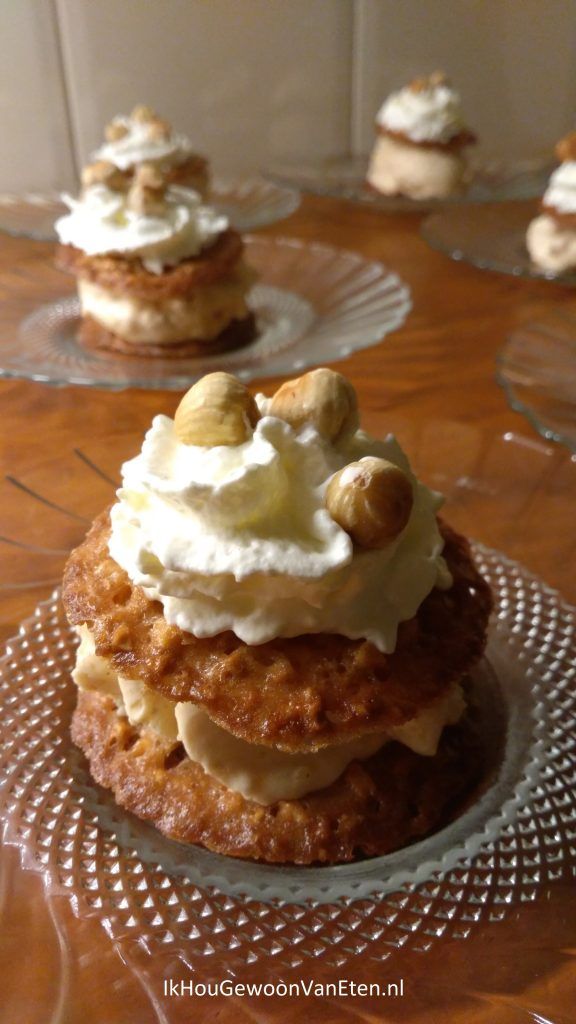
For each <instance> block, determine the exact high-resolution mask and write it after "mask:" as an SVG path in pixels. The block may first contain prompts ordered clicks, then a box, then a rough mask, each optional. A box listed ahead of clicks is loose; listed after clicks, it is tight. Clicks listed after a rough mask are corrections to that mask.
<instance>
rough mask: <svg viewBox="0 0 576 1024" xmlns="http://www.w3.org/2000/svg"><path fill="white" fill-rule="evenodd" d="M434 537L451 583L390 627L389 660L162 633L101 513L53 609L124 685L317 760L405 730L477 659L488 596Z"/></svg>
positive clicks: (473, 573) (464, 562)
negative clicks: (393, 636)
mask: <svg viewBox="0 0 576 1024" xmlns="http://www.w3.org/2000/svg"><path fill="white" fill-rule="evenodd" d="M442 531H443V534H444V537H445V541H446V546H445V550H444V555H445V558H446V560H447V563H448V567H449V569H450V571H451V573H452V575H453V578H454V584H453V586H452V587H451V588H450V589H449V590H446V591H442V590H433V591H432V592H431V593H430V594H429V596H428V597H427V598H426V599H425V600H424V601H423V603H422V605H421V606H420V608H419V610H418V613H417V615H416V616H415V618H413V619H411V620H409V621H408V622H404V623H402V624H401V625H400V628H399V632H398V643H397V646H396V650H395V651H394V653H393V654H389V655H386V654H382V653H381V652H379V651H378V650H377V649H376V647H374V645H373V644H371V643H369V642H367V641H362V640H349V639H347V638H346V637H343V636H338V635H333V634H313V635H305V636H300V637H294V638H291V639H282V638H280V639H276V640H271V641H269V642H268V643H264V644H259V645H258V646H254V647H250V646H248V645H247V644H245V643H244V642H243V641H242V640H239V639H238V638H237V637H236V636H235V635H234V633H232V632H230V631H228V632H226V633H221V634H219V635H218V636H215V637H208V638H203V639H198V638H196V637H194V636H193V635H192V634H191V633H184V632H182V631H181V630H180V629H179V628H178V627H177V626H170V625H168V624H167V623H166V621H165V619H164V616H163V609H162V606H161V604H160V603H159V602H157V601H151V600H150V599H149V598H148V597H147V596H146V594H145V593H144V591H143V589H142V588H141V587H138V586H133V585H132V584H131V582H130V580H129V578H128V576H127V574H126V573H125V572H124V570H123V569H121V568H120V566H119V565H117V563H116V562H114V561H113V559H112V558H111V557H110V555H109V553H108V538H109V519H108V514H107V513H104V514H103V515H101V516H100V517H99V518H98V519H97V520H96V522H95V523H94V525H93V527H92V529H91V531H90V533H89V534H88V536H87V537H86V539H85V540H84V542H83V543H82V544H81V545H80V547H78V548H76V550H75V551H73V552H72V554H71V556H70V558H69V561H68V564H67V566H66V570H65V574H64V584H63V599H64V604H65V607H66V612H67V615H68V619H69V620H70V622H71V623H72V624H73V625H81V624H83V623H87V625H88V627H89V629H90V630H91V632H92V633H93V635H94V638H95V642H96V651H97V653H98V654H99V655H102V656H103V657H105V658H108V659H110V660H111V661H112V663H113V665H114V667H115V668H116V670H117V671H118V672H120V673H121V674H122V675H124V676H128V677H130V678H136V679H141V680H142V681H143V682H144V683H145V684H146V685H147V686H150V687H152V689H155V690H157V691H158V692H159V693H161V694H163V695H164V696H165V697H168V698H170V699H171V700H175V701H176V700H183V701H193V702H194V703H196V704H199V705H200V706H201V707H203V708H204V709H205V711H206V712H207V713H208V715H209V716H210V717H211V718H212V719H213V720H214V721H215V722H217V723H218V725H221V726H222V727H223V728H224V729H227V730H228V731H229V732H231V733H233V734H234V735H235V736H238V737H240V738H241V739H245V740H247V741H248V742H251V743H261V744H264V745H270V746H276V747H278V748H280V749H282V750H287V751H291V750H316V749H319V748H321V747H323V746H326V745H328V744H330V743H334V742H342V741H344V740H348V739H352V738H353V737H355V736H360V735H362V734H364V733H368V732H379V731H386V730H387V729H388V728H390V727H392V726H395V725H400V724H402V723H404V722H406V721H409V720H410V719H412V718H414V717H415V716H416V715H417V714H418V713H419V712H420V711H421V710H422V709H423V708H425V707H426V706H428V705H430V704H431V703H432V702H433V701H435V700H436V699H437V698H438V697H440V696H441V695H442V694H443V693H444V692H445V691H446V690H447V689H448V687H449V686H450V685H451V683H452V682H454V681H455V680H459V679H460V678H461V676H462V675H464V673H465V672H467V671H468V669H469V668H470V667H471V665H473V664H474V662H475V661H476V660H477V659H478V658H479V657H480V656H481V654H482V651H483V649H484V645H485V640H486V628H487V624H488V617H489V614H490V609H491V596H490V589H489V587H488V585H487V583H486V582H485V581H484V580H483V579H482V577H481V576H480V574H479V573H478V571H477V570H476V568H475V566H474V564H473V562H472V559H471V556H470V551H469V546H468V543H467V541H466V540H465V539H464V538H463V537H460V536H459V535H458V534H456V533H455V532H454V531H453V530H451V529H450V528H449V527H447V526H445V525H444V524H442Z"/></svg>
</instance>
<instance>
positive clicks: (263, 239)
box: [0, 233, 413, 392]
mask: <svg viewBox="0 0 576 1024" xmlns="http://www.w3.org/2000/svg"><path fill="white" fill-rule="evenodd" d="M243 237H244V241H245V243H246V246H247V249H249V248H250V246H255V247H257V246H260V247H262V246H263V247H265V248H269V249H270V251H271V252H272V251H273V250H274V249H280V250H286V251H288V250H292V251H297V250H300V251H304V252H306V253H307V254H308V255H310V256H319V257H322V256H324V257H328V256H329V257H330V258H338V259H342V260H348V261H349V262H350V263H353V264H355V265H356V267H357V268H361V267H365V268H366V269H373V270H377V271H378V272H379V273H380V274H381V277H382V282H386V285H387V286H389V287H390V289H395V290H396V293H397V294H396V306H395V308H394V309H393V310H391V311H388V312H387V319H386V323H385V325H382V323H381V316H382V314H381V315H380V320H379V321H378V322H376V321H375V323H374V324H372V325H371V326H370V328H369V329H368V328H366V327H364V328H363V339H362V341H363V343H362V344H359V345H357V346H350V345H346V346H344V348H341V349H337V348H336V349H334V350H333V351H331V352H330V353H329V354H328V355H327V356H326V359H324V360H323V362H340V361H342V360H344V359H347V358H348V357H349V355H351V353H352V352H354V351H361V350H362V349H363V348H369V347H371V346H373V345H376V344H378V343H379V342H381V341H384V339H385V338H386V337H387V336H388V335H389V334H390V333H392V332H393V331H396V330H398V328H399V327H401V326H402V325H403V323H404V321H405V320H406V318H407V316H408V315H409V313H410V312H411V311H412V309H413V301H412V292H411V289H410V286H409V285H408V284H407V282H406V281H405V280H404V279H403V278H402V277H401V276H400V275H399V274H398V273H397V271H395V270H393V269H392V268H391V267H389V266H388V265H387V264H386V263H383V262H382V261H381V260H377V259H372V258H370V257H367V256H364V255H363V254H362V253H359V252H357V251H355V250H353V249H348V248H344V247H340V246H333V245H330V244H327V243H324V242H314V241H313V242H310V241H308V240H306V239H301V238H298V237H292V236H289V235H274V236H266V235H253V234H250V233H248V234H245V235H244V236H243ZM262 283H266V282H265V281H264V282H262ZM287 290H288V289H287ZM294 294H296V292H294ZM299 297H301V296H299ZM57 301H58V300H53V301H52V302H51V303H48V304H45V305H43V306H41V307H37V308H36V309H35V310H33V311H31V312H30V313H29V314H28V317H26V318H25V320H24V321H22V322H21V324H20V325H19V326H20V327H21V326H22V323H24V322H25V321H26V320H27V319H28V318H29V317H31V316H34V315H35V314H36V313H38V311H39V309H42V308H46V309H48V308H51V307H52V306H53V305H54V304H55V303H56V302H57ZM317 325H318V322H317V318H316V319H315V321H314V322H313V324H311V326H310V329H308V330H307V331H306V332H305V333H304V335H303V336H302V337H300V338H298V339H297V341H296V342H295V343H294V345H292V346H291V345H288V346H286V347H284V348H283V349H282V350H280V351H279V352H277V353H272V354H271V355H270V356H269V357H267V358H265V359H264V361H263V363H262V366H254V367H253V368H249V369H244V368H243V367H239V368H238V369H237V376H238V377H239V378H240V379H241V380H245V381H252V380H258V379H259V378H261V377H268V376H282V375H286V374H289V373H292V372H294V370H301V369H306V368H309V367H313V366H317V365H320V364H319V362H318V359H317V357H316V358H315V356H314V349H313V346H310V345H308V346H306V345H305V344H304V343H305V341H306V339H307V338H308V337H309V336H310V330H312V329H313V328H314V327H315V326H317ZM295 350H296V351H298V359H294V351H295ZM291 354H292V355H291ZM0 360H1V349H0ZM0 379H5V380H31V381H34V382H37V383H42V384H47V385H49V386H52V387H63V386H64V387H65V386H68V385H73V386H77V387H93V388H97V389H100V390H104V391H111V392H119V391H125V390H127V389H130V388H135V389H141V390H150V391H178V390H185V389H186V388H187V387H189V386H190V384H191V383H192V381H193V380H194V379H197V377H194V375H193V374H192V373H191V372H188V373H187V374H180V375H178V374H177V372H174V373H173V374H171V375H170V376H169V377H168V376H165V377H164V378H162V379H158V380H155V379H154V378H152V379H141V378H137V376H136V374H134V375H133V377H132V378H130V379H129V380H126V381H118V382H115V381H109V380H101V379H99V378H94V377H90V378H87V377H85V376H82V375H80V374H72V373H69V374H67V375H64V376H58V377H56V376H55V375H49V374H46V373H42V372H35V371H34V370H28V371H26V370H21V369H19V368H18V367H9V368H5V367H1V366H0Z"/></svg>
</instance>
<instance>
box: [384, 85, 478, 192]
mask: <svg viewBox="0 0 576 1024" xmlns="http://www.w3.org/2000/svg"><path fill="white" fill-rule="evenodd" d="M376 131H377V138H376V142H375V143H374V148H373V150H372V155H371V157H370V164H369V167H368V175H367V180H368V184H369V185H370V186H371V187H372V188H374V189H376V191H378V192H381V193H382V194H383V195H404V196H407V197H409V198H411V199H443V198H446V197H448V196H452V195H457V194H458V193H460V192H462V190H463V189H464V187H465V185H466V182H467V178H468V173H469V169H468V161H467V158H466V148H467V147H468V146H470V145H471V144H472V143H473V142H475V136H474V135H473V134H472V133H471V132H470V131H469V129H468V128H467V126H466V122H465V120H464V117H463V114H462V110H461V106H460V97H459V96H458V93H457V92H455V90H454V89H453V88H452V86H451V85H450V83H449V81H448V79H447V77H446V76H445V75H444V74H443V72H434V73H433V74H431V75H429V76H428V77H424V78H416V79H414V81H413V82H411V83H410V85H408V86H406V87H405V88H403V89H401V90H400V91H399V92H395V93H392V95H391V96H389V97H388V99H387V100H386V101H385V103H384V104H383V105H382V107H381V109H380V110H379V112H378V114H377V116H376Z"/></svg>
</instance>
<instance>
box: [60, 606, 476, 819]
mask: <svg viewBox="0 0 576 1024" xmlns="http://www.w3.org/2000/svg"><path fill="white" fill-rule="evenodd" d="M77 632H78V634H79V636H80V647H79V648H78V654H77V659H76V667H75V669H74V671H73V673H72V675H73V678H74V681H75V682H76V684H77V686H78V687H79V689H81V690H87V691H95V692H97V693H103V694H106V695H108V696H110V697H112V698H113V699H114V700H115V702H116V705H117V707H118V710H119V712H120V713H121V714H123V715H126V716H127V718H128V720H129V722H130V723H131V724H132V725H134V726H135V727H136V728H138V729H142V730H147V729H150V730H152V732H154V733H157V734H158V735H159V736H160V737H161V738H162V739H163V740H165V741H168V742H169V743H176V742H177V741H178V740H180V741H181V742H182V744H183V746H184V749H185V751H186V754H187V755H188V757H189V758H190V760H191V761H194V762H195V763H196V764H199V765H200V766H201V767H202V768H203V770H204V771H205V772H206V773H207V774H208V775H210V776H211V777H212V778H214V779H216V780H217V781H218V782H220V783H221V784H222V785H223V786H225V787H226V788H227V789H231V790H234V791H235V792H237V793H241V794H242V796H244V797H245V798H246V799H247V800H254V801H255V802H256V803H260V804H273V803H276V801H278V800H297V799H299V798H300V797H302V796H305V795H306V794H307V793H311V792H315V791H317V790H319V789H323V788H324V787H326V786H329V785H330V784H331V783H332V782H334V781H335V780H336V779H337V778H338V777H339V776H340V775H341V774H342V772H343V771H344V770H345V769H346V767H347V766H348V765H349V764H350V763H351V762H352V761H354V760H365V759H366V758H368V757H371V756H372V754H375V753H376V751H377V750H379V749H380V748H381V747H382V746H383V745H384V743H387V742H388V741H390V740H397V741H398V742H399V743H402V744H404V745H405V746H407V747H409V748H410V749H411V750H414V751H415V752H416V753H417V754H421V755H424V756H428V757H432V756H434V754H435V753H436V749H437V746H438V741H439V739H440V736H441V733H442V730H443V729H444V727H445V726H446V725H450V724H454V723H455V722H457V721H458V719H459V718H460V716H461V714H462V712H463V710H464V707H465V702H464V697H463V694H462V689H461V687H460V685H459V684H457V683H453V684H452V686H451V687H450V688H449V689H448V690H447V692H446V693H445V694H444V695H443V696H442V697H441V698H440V699H439V700H437V701H436V702H435V703H434V704H432V705H431V706H430V707H428V708H425V709H424V710H423V711H421V712H420V714H419V715H417V716H416V717H415V718H413V719H411V720H410V721H408V722H405V723H404V725H401V726H396V727H394V728H393V729H390V730H388V732H386V733H377V734H375V735H370V736H363V737H361V738H360V739H357V740H352V741H348V742H346V743H341V744H337V745H334V746H331V747H327V748H325V749H323V750H320V751H316V752H315V753H296V754H289V753H286V752H285V751H281V750H277V749H275V748H273V747H265V746H260V745H258V744H254V743H247V742H246V741H245V740H241V739H238V738H237V737H236V736H233V735H232V734H231V733H229V732H227V731H226V730H225V729H223V728H222V727H221V726H219V725H216V723H215V722H213V721H212V720H211V719H210V718H209V716H208V715H207V714H206V712H205V711H203V710H202V708H199V707H197V706H196V705H194V704H193V703H190V702H187V701H181V702H178V703H176V702H173V701H170V700H168V699H167V698H166V697H163V696H162V695H161V694H159V693H156V692H155V691H154V690H151V689H150V688H149V687H147V686H146V685H145V684H144V683H143V682H141V681H140V680H137V679H128V678H126V677H124V676H121V675H119V674H118V673H117V672H116V670H115V669H114V667H113V666H112V664H111V663H110V662H109V661H108V660H107V659H105V658H103V657H101V656H99V655H97V654H96V651H95V646H94V639H93V637H92V635H91V633H90V631H89V630H88V628H87V627H86V626H80V627H79V628H78V630H77Z"/></svg>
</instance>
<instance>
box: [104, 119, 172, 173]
mask: <svg viewBox="0 0 576 1024" xmlns="http://www.w3.org/2000/svg"><path fill="white" fill-rule="evenodd" d="M112 123H113V124H115V125H122V127H123V128H125V129H126V134H125V135H123V136H122V138H121V139H115V140H114V141H113V142H106V143H104V145H103V146H100V149H97V150H96V152H95V153H94V154H93V155H92V158H91V159H92V160H108V161H109V163H111V164H114V165H115V167H119V168H120V170H122V171H127V170H129V169H130V168H131V167H134V166H135V165H136V164H140V163H144V162H146V163H157V164H160V165H161V166H162V167H164V168H166V169H167V168H169V167H176V166H179V165H180V164H183V163H184V162H185V161H186V160H187V159H188V158H189V157H190V156H191V154H192V143H191V142H190V140H189V139H187V138H186V136H185V135H180V134H178V133H177V132H174V131H170V132H168V133H167V134H166V137H165V138H162V137H159V136H158V134H157V133H155V131H154V124H153V123H152V122H150V121H138V120H134V119H133V118H132V117H124V116H123V115H120V116H118V117H115V118H114V120H113V122H112Z"/></svg>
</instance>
